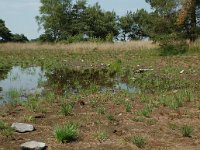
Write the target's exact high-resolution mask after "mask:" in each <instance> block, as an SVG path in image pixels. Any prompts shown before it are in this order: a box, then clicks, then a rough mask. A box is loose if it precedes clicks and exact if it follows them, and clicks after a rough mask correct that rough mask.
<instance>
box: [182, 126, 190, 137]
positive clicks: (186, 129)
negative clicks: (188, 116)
mask: <svg viewBox="0 0 200 150" xmlns="http://www.w3.org/2000/svg"><path fill="white" fill-rule="evenodd" d="M181 133H182V135H183V136H184V137H191V136H192V133H193V128H192V126H190V125H183V126H182V127H181Z"/></svg>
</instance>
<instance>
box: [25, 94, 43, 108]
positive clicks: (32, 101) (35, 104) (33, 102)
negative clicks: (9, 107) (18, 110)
mask: <svg viewBox="0 0 200 150" xmlns="http://www.w3.org/2000/svg"><path fill="white" fill-rule="evenodd" d="M23 105H24V106H25V107H27V108H29V109H30V110H32V111H41V107H40V101H39V100H38V99H37V98H36V97H34V96H31V97H29V99H28V100H27V101H26V102H24V103H23Z"/></svg>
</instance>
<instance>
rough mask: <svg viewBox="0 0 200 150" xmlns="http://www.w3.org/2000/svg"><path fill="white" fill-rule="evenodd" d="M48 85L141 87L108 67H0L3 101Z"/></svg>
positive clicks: (67, 88)
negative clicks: (78, 68)
mask: <svg viewBox="0 0 200 150" xmlns="http://www.w3.org/2000/svg"><path fill="white" fill-rule="evenodd" d="M43 83H45V85H46V86H45V87H52V89H53V91H54V92H57V94H67V93H69V92H70V93H73V94H76V93H78V92H80V91H82V90H86V89H90V90H93V89H95V90H96V91H98V92H113V93H115V92H117V91H120V90H125V91H127V92H130V93H136V92H138V91H139V90H138V89H137V88H136V87H134V86H132V85H130V84H129V82H128V81H127V80H124V77H123V78H122V77H120V76H119V75H117V73H116V72H113V71H110V70H108V69H105V68H104V69H99V70H98V69H96V70H95V69H85V70H73V69H69V68H60V69H53V70H48V71H47V70H44V69H42V68H41V67H29V68H21V67H20V66H14V67H12V68H10V69H8V70H0V104H3V103H6V102H9V101H12V100H13V99H18V100H22V101H23V100H26V99H27V97H28V96H29V95H31V94H35V93H37V94H40V95H42V92H43V90H45V88H44V87H43V86H42V85H44V84H43Z"/></svg>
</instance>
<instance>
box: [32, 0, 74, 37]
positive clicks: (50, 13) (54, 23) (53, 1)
mask: <svg viewBox="0 0 200 150" xmlns="http://www.w3.org/2000/svg"><path fill="white" fill-rule="evenodd" d="M40 2H41V4H42V5H41V7H40V14H41V15H40V16H36V20H37V22H38V24H39V25H40V27H43V28H44V30H45V34H46V35H47V37H49V36H50V37H51V39H53V40H54V41H58V40H62V39H65V38H66V37H67V36H68V34H69V32H70V29H71V25H72V23H71V22H72V16H71V13H72V1H71V0H40ZM43 37H44V36H43Z"/></svg>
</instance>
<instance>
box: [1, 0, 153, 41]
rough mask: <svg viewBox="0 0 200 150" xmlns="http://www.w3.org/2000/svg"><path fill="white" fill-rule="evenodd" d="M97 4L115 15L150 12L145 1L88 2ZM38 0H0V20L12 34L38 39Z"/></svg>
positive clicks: (99, 0) (93, 0)
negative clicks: (138, 10) (142, 10)
mask: <svg viewBox="0 0 200 150" xmlns="http://www.w3.org/2000/svg"><path fill="white" fill-rule="evenodd" d="M96 2H98V3H99V4H100V5H101V7H102V9H103V10H109V11H112V10H114V11H115V12H116V13H117V15H119V16H122V15H125V14H126V12H127V11H130V10H131V11H136V10H137V9H141V8H145V9H147V10H150V7H149V5H148V4H146V3H145V0H88V4H89V5H93V4H95V3H96ZM40 5H41V4H40V0H0V12H1V13H0V19H3V20H4V21H5V23H6V26H7V27H8V28H9V29H10V30H11V32H12V33H18V34H24V35H25V36H27V37H28V38H29V39H34V38H37V37H39V35H40V34H42V32H43V31H38V24H37V22H36V21H35V16H37V15H39V7H40Z"/></svg>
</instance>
